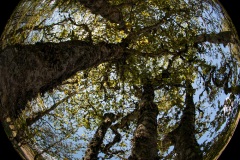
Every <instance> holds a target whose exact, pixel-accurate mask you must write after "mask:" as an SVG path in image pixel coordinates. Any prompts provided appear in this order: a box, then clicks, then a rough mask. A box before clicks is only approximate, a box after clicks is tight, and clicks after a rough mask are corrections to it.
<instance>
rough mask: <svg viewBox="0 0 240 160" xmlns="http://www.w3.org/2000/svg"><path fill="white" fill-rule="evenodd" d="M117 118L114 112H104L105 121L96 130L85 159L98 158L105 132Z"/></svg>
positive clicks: (95, 159) (94, 159) (93, 159)
mask: <svg viewBox="0 0 240 160" xmlns="http://www.w3.org/2000/svg"><path fill="white" fill-rule="evenodd" d="M115 120H116V116H115V115H114V114H113V113H106V114H104V117H103V121H102V123H101V124H100V126H99V127H98V129H97V131H96V132H95V134H94V136H93V138H92V140H91V141H90V143H89V144H88V147H87V150H86V152H85V156H84V160H97V159H98V154H99V151H100V149H101V145H102V143H103V139H104V137H105V134H106V132H107V130H108V129H109V127H110V126H111V124H112V123H113V122H114V121H115Z"/></svg>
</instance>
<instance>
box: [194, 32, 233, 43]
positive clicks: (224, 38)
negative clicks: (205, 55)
mask: <svg viewBox="0 0 240 160" xmlns="http://www.w3.org/2000/svg"><path fill="white" fill-rule="evenodd" d="M232 36H233V33H232V32H231V31H223V32H220V33H217V34H214V33H211V34H201V35H198V36H196V38H195V40H194V43H202V42H210V43H216V44H224V45H227V44H228V43H235V41H234V39H233V37H232Z"/></svg>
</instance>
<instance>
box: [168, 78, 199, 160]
mask: <svg viewBox="0 0 240 160" xmlns="http://www.w3.org/2000/svg"><path fill="white" fill-rule="evenodd" d="M193 94H194V90H193V87H192V85H191V84H190V83H189V82H187V84H186V98H185V103H186V107H185V108H184V110H183V115H182V118H181V121H180V124H179V126H178V127H177V128H176V129H175V130H173V131H172V132H170V133H169V135H168V138H170V140H171V141H172V142H173V144H174V146H175V148H174V149H175V151H176V153H177V156H176V160H202V159H203V153H202V151H201V150H200V146H199V144H198V142H197V140H196V137H195V134H196V130H195V105H194V102H193Z"/></svg>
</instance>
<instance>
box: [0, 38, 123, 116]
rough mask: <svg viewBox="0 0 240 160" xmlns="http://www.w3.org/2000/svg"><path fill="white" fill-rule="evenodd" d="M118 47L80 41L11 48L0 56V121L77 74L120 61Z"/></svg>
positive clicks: (14, 114) (120, 50)
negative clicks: (106, 63)
mask: <svg viewBox="0 0 240 160" xmlns="http://www.w3.org/2000/svg"><path fill="white" fill-rule="evenodd" d="M122 54H123V50H122V47H121V45H120V44H107V43H103V42H102V43H99V44H92V43H87V42H83V41H69V42H62V43H40V44H36V45H25V46H23V45H15V46H10V47H7V48H5V49H4V50H2V51H1V52H0V75H1V79H0V97H1V99H0V100H1V103H0V104H1V114H0V115H1V118H2V119H4V118H3V117H6V116H7V115H9V114H10V115H11V116H15V117H16V116H18V114H19V111H20V110H22V109H24V108H25V105H26V103H27V101H28V100H30V99H31V98H33V97H35V96H36V95H37V93H39V92H41V93H44V92H46V91H47V90H49V89H52V88H54V87H55V86H57V85H59V84H61V82H62V81H63V80H66V79H67V78H70V77H71V76H72V75H73V74H75V73H76V72H77V71H79V70H84V69H87V68H90V67H94V66H97V65H99V64H100V63H103V62H106V61H110V60H112V59H117V58H119V57H121V55H122Z"/></svg>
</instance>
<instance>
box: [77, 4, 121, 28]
mask: <svg viewBox="0 0 240 160" xmlns="http://www.w3.org/2000/svg"><path fill="white" fill-rule="evenodd" d="M78 1H79V2H80V3H81V4H83V5H84V6H85V7H86V8H88V9H90V10H91V12H92V13H93V14H98V15H101V16H102V17H103V18H105V19H107V20H109V21H110V22H112V23H117V24H119V27H120V28H122V29H123V28H124V27H125V22H124V21H123V15H122V12H121V11H120V10H119V8H118V7H117V6H112V5H111V4H110V3H109V2H108V1H107V0H78Z"/></svg>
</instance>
